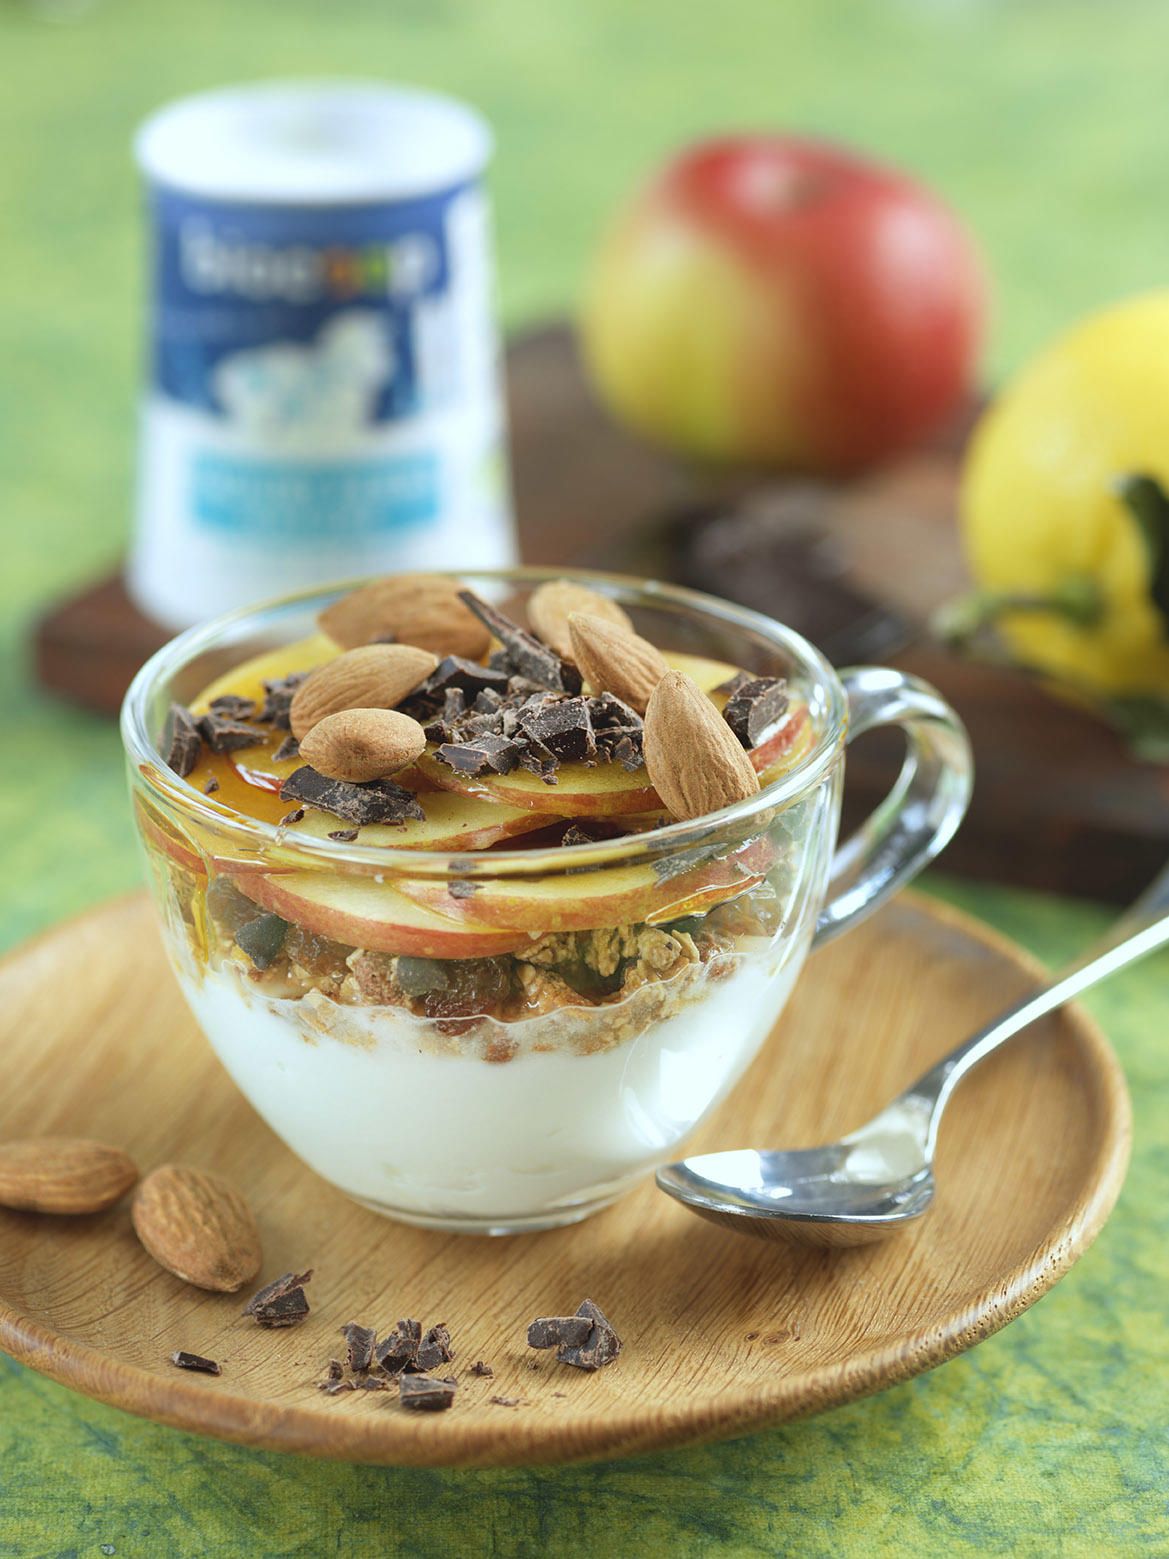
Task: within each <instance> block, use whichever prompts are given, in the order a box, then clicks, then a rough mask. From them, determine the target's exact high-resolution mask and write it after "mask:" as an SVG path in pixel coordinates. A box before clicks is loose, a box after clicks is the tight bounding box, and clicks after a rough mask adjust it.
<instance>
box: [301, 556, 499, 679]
mask: <svg viewBox="0 0 1169 1559" xmlns="http://www.w3.org/2000/svg"><path fill="white" fill-rule="evenodd" d="M461 589H462V586H461V585H460V584H459V582H458V580H455V579H444V578H443V577H442V575H441V574H393V575H391V576H390V577H389V578H388V579H375V580H374V582H373V584H371V585H363V586H362V588H361V589H360V590H354V591H353V593H352V594H351V595H347V596H343V597H342V598H341V600H340V601H335V602H334V603H333V605H332V606H327V607H326V608H325V610H324V611H323V612H322V613H321V614H320V616H319V617H318V618H317V622H318V624H319V625H320V627H321V628H322V630H323V631H324V632H325V633H327V634H328V636H329V638H330V639H332V640H333V642H334V644H339V645H341V647H342V649H353V648H354V647H355V646H357V645H359V644H369V643H370V642H371V640H373V639H383V638H387V637H388V636H389V635H391V634H392V635H393V636H394V638H395V639H396V640H397V641H398V642H399V643H400V644H415V645H417V646H418V647H419V649H423V650H430V651H431V653H432V654H434V655H440V656H441V655H462V656H464V657H465V658H466V659H467V660H478V659H479V657H480V656H481V655H484V654H486V652H487V646H488V645H489V644H490V642H491V635H490V634H489V633H488V631H487V629H486V628H485V627H484V626H483V624H482V623H481V622H480V621H479V619H478V618H477V617H476V616H475V615H474V613H473V612H470V611H468V610H467V608H466V606H465V605H464V604H463V602H462V601H460V600H459V596H458V592H459V591H460V590H461Z"/></svg>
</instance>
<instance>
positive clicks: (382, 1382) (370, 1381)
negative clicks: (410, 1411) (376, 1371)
mask: <svg viewBox="0 0 1169 1559" xmlns="http://www.w3.org/2000/svg"><path fill="white" fill-rule="evenodd" d="M354 1384H355V1385H356V1387H357V1389H358V1391H388V1390H389V1389H390V1383H389V1381H388V1380H387V1379H386V1377H385V1376H384V1375H367V1376H366V1377H365V1379H364V1380H358V1381H355V1382H354Z"/></svg>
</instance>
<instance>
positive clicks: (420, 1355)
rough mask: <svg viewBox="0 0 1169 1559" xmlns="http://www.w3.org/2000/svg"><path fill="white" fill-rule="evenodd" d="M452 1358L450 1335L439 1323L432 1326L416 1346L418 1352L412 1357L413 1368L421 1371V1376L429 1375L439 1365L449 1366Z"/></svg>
mask: <svg viewBox="0 0 1169 1559" xmlns="http://www.w3.org/2000/svg"><path fill="white" fill-rule="evenodd" d="M453 1358H454V1352H453V1350H452V1348H451V1334H450V1332H449V1330H448V1329H447V1327H446V1326H445V1325H443V1324H442V1323H441V1322H440V1323H439V1325H437V1326H432V1327H431V1328H430V1330H429V1331H428V1332H427V1333H426V1335H425V1337H423V1339H422V1341H421V1342H420V1343H419V1345H418V1352H417V1353H416V1354H415V1356H414V1363H413V1368H414V1369H416V1370H421V1371H422V1373H423V1374H429V1372H430V1371H431V1370H434V1369H437V1368H438V1366H439V1365H440V1364H449V1363H450V1361H451V1360H452V1359H453Z"/></svg>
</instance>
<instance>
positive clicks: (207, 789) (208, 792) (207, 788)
mask: <svg viewBox="0 0 1169 1559" xmlns="http://www.w3.org/2000/svg"><path fill="white" fill-rule="evenodd" d="M218 789H219V781H218V780H217V779H216V778H215V776H214V774H213V775H212V776H211V778H210V779H209V780H208V781H207V783H206V785H204V786H203V794H204V795H205V796H213V795H214V794H215V792H216V791H217V790H218Z"/></svg>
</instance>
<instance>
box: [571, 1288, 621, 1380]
mask: <svg viewBox="0 0 1169 1559" xmlns="http://www.w3.org/2000/svg"><path fill="white" fill-rule="evenodd" d="M576 1313H577V1315H578V1316H584V1317H586V1318H587V1319H588V1321H589V1322H590V1323H591V1326H590V1330H589V1334H588V1337H587V1338H586V1339H585V1341H584V1342H583V1343H580V1344H576V1343H567V1342H565V1343H562V1344H561V1345H560V1347H559V1348H557V1350H556V1357H557V1359H558V1360H559V1361H560V1363H561V1364H571V1365H572V1366H573V1367H574V1368H575V1369H578V1370H601V1369H604V1368H605V1366H606V1364H612V1362H613V1360H614V1359H615V1358H616V1357H617V1355H618V1354H619V1353H620V1352H621V1339H620V1338H619V1337H618V1336H617V1333H616V1332H615V1331H614V1330H613V1328H612V1326H611V1325H610V1323H609V1322H608V1321H607V1320H606V1319H605V1317H604V1315H602V1313H601V1311H600V1310H599V1309H598V1308H597V1306H596V1305H595V1304H594V1303H593V1302H592V1300H591V1299H586V1300H584V1301H583V1302H582V1304H581V1305H580V1306H579V1307H578V1308H577V1312H576Z"/></svg>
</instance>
